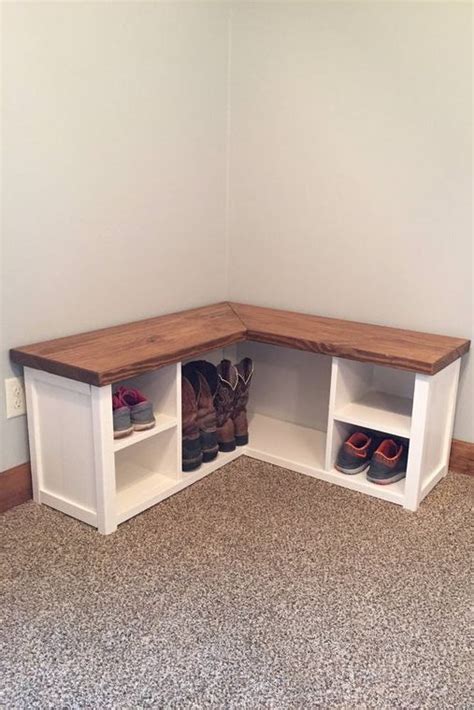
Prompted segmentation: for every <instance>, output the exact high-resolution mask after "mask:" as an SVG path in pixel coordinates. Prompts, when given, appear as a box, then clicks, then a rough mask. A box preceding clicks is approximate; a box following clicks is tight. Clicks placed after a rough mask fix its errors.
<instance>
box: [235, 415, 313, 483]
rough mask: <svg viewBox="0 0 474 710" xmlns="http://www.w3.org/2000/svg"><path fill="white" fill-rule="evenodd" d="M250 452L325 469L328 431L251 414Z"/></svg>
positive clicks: (301, 468) (300, 466)
mask: <svg viewBox="0 0 474 710" xmlns="http://www.w3.org/2000/svg"><path fill="white" fill-rule="evenodd" d="M249 430H250V442H249V444H248V447H247V451H246V453H247V455H248V456H254V457H255V458H259V459H262V460H263V461H268V462H269V463H274V464H276V465H278V466H287V467H288V468H294V467H295V466H298V470H299V471H301V473H306V472H307V471H306V469H323V468H324V457H325V452H326V432H323V431H319V430H317V429H310V428H308V427H304V426H299V425H298V424H291V423H290V422H283V421H281V420H280V419H273V418H272V417H267V416H264V415H263V414H252V415H251V417H250V425H249Z"/></svg>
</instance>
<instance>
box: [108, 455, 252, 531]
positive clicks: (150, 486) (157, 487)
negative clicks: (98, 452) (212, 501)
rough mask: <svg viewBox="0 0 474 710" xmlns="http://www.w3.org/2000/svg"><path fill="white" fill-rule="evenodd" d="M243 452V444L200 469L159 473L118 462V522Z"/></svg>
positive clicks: (218, 456)
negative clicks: (179, 472) (187, 471)
mask: <svg viewBox="0 0 474 710" xmlns="http://www.w3.org/2000/svg"><path fill="white" fill-rule="evenodd" d="M242 453H243V450H242V448H237V449H236V450H235V451H231V452H229V453H219V454H218V455H217V458H215V459H214V461H210V462H209V463H205V464H202V465H201V466H200V467H199V468H198V469H196V471H191V472H189V473H181V474H179V475H175V474H173V473H169V474H168V475H166V474H164V473H157V472H155V471H150V470H149V469H148V468H146V467H145V466H140V465H139V464H137V463H135V462H131V461H121V462H120V463H119V464H117V465H116V471H115V477H116V488H117V493H116V498H115V504H116V515H117V523H123V522H124V521H125V520H128V519H129V518H133V517H134V516H135V515H138V513H141V512H143V511H144V510H146V509H147V508H151V506H153V505H156V503H159V502H160V501H162V500H164V499H165V498H168V497H169V496H171V495H174V493H178V492H179V491H181V490H183V488H187V486H190V485H191V484H193V483H196V481H199V480H200V479H201V478H204V477H205V476H208V475H209V474H210V473H212V472H213V471H215V470H216V469H218V468H221V467H222V466H225V464H227V463H230V462H231V461H233V460H234V459H236V458H238V457H239V456H241V454H242Z"/></svg>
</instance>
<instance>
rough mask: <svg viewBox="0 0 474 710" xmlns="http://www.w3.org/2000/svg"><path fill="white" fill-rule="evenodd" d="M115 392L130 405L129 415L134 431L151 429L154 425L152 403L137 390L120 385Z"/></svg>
mask: <svg viewBox="0 0 474 710" xmlns="http://www.w3.org/2000/svg"><path fill="white" fill-rule="evenodd" d="M115 394H116V396H117V395H118V396H120V398H121V400H122V402H124V403H125V404H126V405H127V406H128V407H130V417H131V420H132V426H133V428H134V429H135V431H143V430H145V429H152V428H153V427H154V426H155V422H156V420H155V415H154V414H153V404H152V403H151V402H150V400H149V399H147V398H146V397H145V395H143V394H142V393H141V392H140V391H139V390H136V389H132V388H130V389H128V388H127V387H124V386H122V387H119V388H118V390H117V392H116V393H115Z"/></svg>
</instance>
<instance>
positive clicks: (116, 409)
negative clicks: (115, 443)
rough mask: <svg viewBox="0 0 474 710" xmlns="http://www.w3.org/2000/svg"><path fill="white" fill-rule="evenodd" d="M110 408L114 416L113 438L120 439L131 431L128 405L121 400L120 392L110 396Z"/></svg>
mask: <svg viewBox="0 0 474 710" xmlns="http://www.w3.org/2000/svg"><path fill="white" fill-rule="evenodd" d="M112 409H113V417H114V439H122V438H123V437H124V436H128V435H129V434H131V433H132V432H133V425H132V419H131V417H130V407H129V406H128V404H127V403H126V402H124V401H123V399H122V397H121V396H120V394H114V395H113V396H112Z"/></svg>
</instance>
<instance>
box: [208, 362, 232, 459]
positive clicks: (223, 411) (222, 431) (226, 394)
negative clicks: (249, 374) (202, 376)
mask: <svg viewBox="0 0 474 710" xmlns="http://www.w3.org/2000/svg"><path fill="white" fill-rule="evenodd" d="M217 374H218V378H219V379H218V385H217V392H216V396H215V398H214V404H215V407H216V414H217V441H218V442H219V451H233V450H234V449H235V437H234V422H233V421H232V412H233V410H234V396H235V388H236V387H237V382H238V375H237V370H236V369H235V367H234V366H233V364H232V363H231V361H230V360H222V362H221V363H220V364H219V365H218V366H217Z"/></svg>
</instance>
